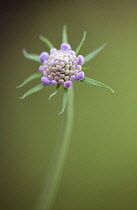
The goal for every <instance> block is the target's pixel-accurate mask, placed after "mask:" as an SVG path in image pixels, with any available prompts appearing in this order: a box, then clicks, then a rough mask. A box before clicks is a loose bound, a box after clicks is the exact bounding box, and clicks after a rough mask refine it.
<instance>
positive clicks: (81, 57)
mask: <svg viewBox="0 0 137 210" xmlns="http://www.w3.org/2000/svg"><path fill="white" fill-rule="evenodd" d="M77 62H78V64H80V65H83V64H84V57H83V56H82V55H79V56H78V60H77Z"/></svg>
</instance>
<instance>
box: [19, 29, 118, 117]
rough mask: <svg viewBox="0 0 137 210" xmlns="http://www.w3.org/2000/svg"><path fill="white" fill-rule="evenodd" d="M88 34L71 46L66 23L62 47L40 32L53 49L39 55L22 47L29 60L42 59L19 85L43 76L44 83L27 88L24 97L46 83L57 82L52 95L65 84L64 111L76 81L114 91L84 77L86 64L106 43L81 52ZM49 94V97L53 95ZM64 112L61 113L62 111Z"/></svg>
mask: <svg viewBox="0 0 137 210" xmlns="http://www.w3.org/2000/svg"><path fill="white" fill-rule="evenodd" d="M85 38H86V32H84V34H83V38H82V40H81V42H80V44H79V45H78V47H77V48H76V50H72V47H71V46H70V44H68V37H67V28H66V26H64V27H63V32H62V43H61V46H60V49H58V50H57V49H56V48H55V47H54V46H53V44H52V43H51V42H50V41H49V40H48V39H47V38H46V37H44V36H42V35H41V36H40V39H41V40H42V41H43V42H44V43H46V44H47V46H48V47H49V48H50V52H49V53H48V52H42V53H40V55H38V54H31V53H28V52H27V51H26V50H25V49H23V55H24V56H25V57H26V58H27V59H30V60H33V61H36V62H40V63H41V64H40V66H39V68H38V70H39V73H34V74H32V75H31V76H29V77H28V78H27V79H26V80H24V82H23V83H22V84H21V85H20V86H18V88H19V87H22V86H24V85H25V84H26V83H28V82H30V81H32V80H34V79H36V78H41V84H39V85H37V86H36V87H34V88H32V89H30V90H29V91H27V92H26V93H25V94H24V95H23V96H22V97H20V98H21V99H24V98H25V97H27V96H28V95H31V94H32V93H35V92H37V91H39V90H42V89H44V88H45V87H46V86H50V85H53V86H56V90H55V92H54V93H53V94H52V95H51V96H50V98H51V97H52V96H53V95H55V94H56V93H57V92H58V89H59V87H60V86H61V85H62V86H63V88H64V94H63V107H62V112H63V111H64V110H65V106H66V103H67V99H68V97H67V96H68V94H69V92H68V89H69V88H70V87H71V86H72V85H73V83H74V81H81V82H86V83H88V84H91V85H96V86H99V87H103V88H108V89H110V90H111V91H112V92H114V91H113V90H112V89H111V88H110V87H109V86H107V85H105V84H103V83H101V82H98V81H96V80H94V79H91V78H88V77H85V73H84V71H83V70H84V69H86V68H85V67H83V65H84V64H86V63H87V62H89V61H90V60H91V59H92V58H94V57H95V56H96V55H97V54H98V53H99V52H100V51H101V50H102V49H103V48H104V47H105V46H106V43H105V44H104V45H102V46H101V47H99V48H97V49H96V50H94V51H92V52H90V53H89V54H88V55H86V56H83V55H78V53H79V51H80V49H81V47H82V45H83V43H84V41H85ZM50 98H49V99H50ZM62 112H61V113H62Z"/></svg>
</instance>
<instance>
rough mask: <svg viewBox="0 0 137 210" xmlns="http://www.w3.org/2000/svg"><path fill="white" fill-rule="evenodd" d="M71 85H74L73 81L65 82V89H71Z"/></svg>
mask: <svg viewBox="0 0 137 210" xmlns="http://www.w3.org/2000/svg"><path fill="white" fill-rule="evenodd" d="M71 85H72V82H71V81H66V82H64V87H65V88H69V87H71Z"/></svg>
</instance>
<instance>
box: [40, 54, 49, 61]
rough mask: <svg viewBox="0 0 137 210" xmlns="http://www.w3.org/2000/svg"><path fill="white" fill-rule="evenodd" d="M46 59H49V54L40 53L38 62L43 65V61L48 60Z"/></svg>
mask: <svg viewBox="0 0 137 210" xmlns="http://www.w3.org/2000/svg"><path fill="white" fill-rule="evenodd" d="M48 57H49V54H48V53H47V52H42V53H41V54H40V57H39V59H40V61H41V62H42V63H43V62H44V61H45V60H47V59H48Z"/></svg>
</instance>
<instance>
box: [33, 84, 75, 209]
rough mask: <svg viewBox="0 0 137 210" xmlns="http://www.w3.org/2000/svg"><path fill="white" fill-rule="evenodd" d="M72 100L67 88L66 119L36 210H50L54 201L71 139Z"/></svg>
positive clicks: (70, 91)
mask: <svg viewBox="0 0 137 210" xmlns="http://www.w3.org/2000/svg"><path fill="white" fill-rule="evenodd" d="M73 98H74V96H73V87H71V88H69V99H68V104H67V109H66V118H65V122H64V123H63V128H62V131H61V132H62V133H61V137H60V138H59V141H58V142H57V143H58V145H57V147H56V148H55V153H54V156H53V159H52V162H51V166H50V167H51V168H49V171H48V172H49V173H48V177H47V179H46V183H45V184H44V191H43V192H42V195H41V198H40V202H39V206H38V208H37V209H38V210H50V209H51V208H52V205H53V204H54V201H55V197H56V193H57V191H58V188H59V185H60V181H61V177H62V174H63V169H64V164H65V160H66V156H67V154H68V149H69V144H70V139H71V133H72V127H73V116H74V110H73V109H74V104H73Z"/></svg>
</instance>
